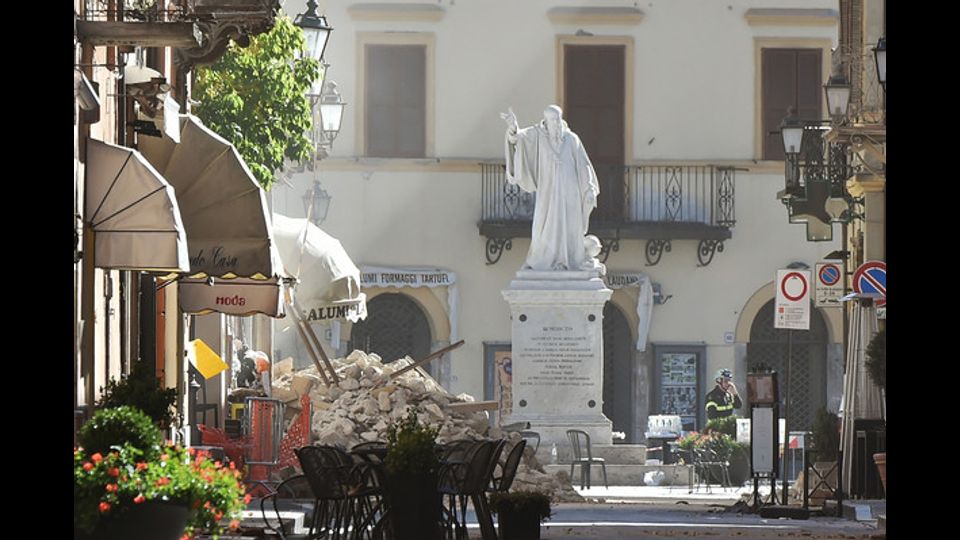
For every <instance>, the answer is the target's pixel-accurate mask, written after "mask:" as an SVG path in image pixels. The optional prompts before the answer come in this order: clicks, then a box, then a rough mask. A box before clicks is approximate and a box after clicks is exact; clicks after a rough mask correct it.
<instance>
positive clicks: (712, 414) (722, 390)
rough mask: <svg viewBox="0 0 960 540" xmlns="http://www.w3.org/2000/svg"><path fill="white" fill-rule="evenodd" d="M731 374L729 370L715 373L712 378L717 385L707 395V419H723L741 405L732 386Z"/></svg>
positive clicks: (738, 395)
mask: <svg viewBox="0 0 960 540" xmlns="http://www.w3.org/2000/svg"><path fill="white" fill-rule="evenodd" d="M732 379H733V373H731V372H730V370H729V369H721V370H718V371H717V376H716V377H714V380H716V382H717V385H716V386H715V387H714V388H713V390H711V391H710V393H708V394H707V419H708V420H713V419H714V418H724V417H727V416H730V415H731V414H733V410H734V409H739V408H740V407H741V406H742V405H743V400H741V399H740V394H738V393H737V387H736V386H734V384H733V380H732Z"/></svg>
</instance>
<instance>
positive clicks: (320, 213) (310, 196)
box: [303, 179, 333, 227]
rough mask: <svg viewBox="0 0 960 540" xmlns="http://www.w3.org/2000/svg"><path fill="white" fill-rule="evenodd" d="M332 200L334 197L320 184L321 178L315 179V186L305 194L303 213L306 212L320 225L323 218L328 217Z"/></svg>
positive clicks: (311, 219)
mask: <svg viewBox="0 0 960 540" xmlns="http://www.w3.org/2000/svg"><path fill="white" fill-rule="evenodd" d="M331 200H333V197H331V196H330V194H329V193H327V190H325V189H323V187H322V186H320V180H316V179H314V181H313V187H311V188H310V189H308V190H307V191H306V192H305V193H304V194H303V213H304V214H306V216H307V219H309V220H310V221H311V222H313V224H314V225H316V226H317V227H319V226H320V224H321V223H323V220H325V219H327V212H328V211H329V210H330V201H331Z"/></svg>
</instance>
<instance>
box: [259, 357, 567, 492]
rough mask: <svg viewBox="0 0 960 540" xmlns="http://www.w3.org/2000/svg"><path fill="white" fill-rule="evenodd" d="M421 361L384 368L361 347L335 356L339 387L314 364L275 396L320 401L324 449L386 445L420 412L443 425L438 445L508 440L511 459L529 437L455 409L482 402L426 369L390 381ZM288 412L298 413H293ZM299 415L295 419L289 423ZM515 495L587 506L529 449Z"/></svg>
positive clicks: (279, 384) (317, 419) (280, 383)
mask: <svg viewBox="0 0 960 540" xmlns="http://www.w3.org/2000/svg"><path fill="white" fill-rule="evenodd" d="M413 363H414V361H413V360H412V359H411V358H410V357H405V358H401V359H399V360H397V361H395V362H391V363H389V364H383V363H382V361H381V359H380V357H379V356H378V355H376V354H373V353H371V354H366V353H364V352H362V351H358V350H357V351H353V352H352V353H350V354H349V355H348V356H347V357H346V358H335V359H331V364H332V365H333V367H334V369H335V370H336V372H337V375H338V376H339V377H340V382H339V384H332V383H331V385H330V386H327V385H325V384H324V383H323V381H322V380H321V377H320V376H319V374H318V373H317V369H316V367H314V366H311V367H309V368H306V369H303V370H299V371H296V370H293V371H286V370H283V371H284V372H283V373H282V374H280V375H279V376H278V377H276V378H275V379H274V381H273V389H272V390H273V395H274V396H275V397H277V398H279V399H281V400H282V401H284V402H285V403H286V404H287V405H288V406H290V405H295V404H296V403H297V402H298V400H299V399H300V397H301V396H303V395H304V394H309V396H310V401H311V403H312V404H313V419H312V422H311V426H312V429H311V437H312V440H313V442H314V443H316V444H329V445H335V446H341V447H343V448H347V449H349V448H351V447H353V446H354V445H357V444H360V443H363V442H368V441H378V440H379V441H386V440H387V428H388V426H389V425H390V423H392V422H395V421H397V420H399V419H401V418H403V417H405V416H406V415H407V413H408V411H409V410H411V409H412V408H416V409H417V410H418V411H419V413H418V418H419V420H420V422H422V423H426V424H429V425H432V426H439V427H440V432H439V434H438V435H437V442H439V443H441V444H442V443H447V442H450V441H454V440H460V439H480V438H501V437H505V438H508V439H509V442H508V444H507V445H506V446H505V448H504V451H503V455H502V456H501V460H502V459H505V458H506V455H507V453H508V452H509V451H510V449H511V448H512V447H513V445H514V444H516V443H517V442H519V441H520V440H521V437H520V434H519V433H504V432H503V431H502V430H501V429H500V428H497V427H493V428H491V427H490V424H489V420H488V416H487V413H486V412H484V411H477V412H468V413H461V412H456V411H452V410H450V409H448V407H447V406H448V405H449V404H451V403H464V402H474V401H476V400H475V399H474V398H473V396H471V395H469V394H460V395H457V396H454V395H453V394H450V393H449V392H447V391H446V390H445V389H444V388H443V387H442V386H440V384H438V383H437V381H435V380H434V379H433V378H432V377H430V376H429V375H427V374H426V372H425V371H423V370H422V369H412V370H409V371H407V372H405V373H403V374H401V375H400V376H399V377H397V378H396V379H393V380H391V379H390V378H389V376H390V375H391V374H393V373H395V372H396V371H398V370H400V369H402V368H404V367H406V366H408V365H411V364H413ZM288 412H292V413H294V414H295V411H294V410H293V409H288ZM292 416H293V415H292V414H288V415H287V420H290V419H291V418H292ZM511 490H512V491H532V490H537V491H541V492H544V493H547V494H549V495H550V498H551V499H552V500H553V501H554V502H581V501H583V497H581V496H580V495H579V494H578V493H577V492H576V491H575V490H574V489H573V486H572V484H571V483H570V477H569V475H568V474H567V473H566V472H565V471H561V472H558V473H557V474H556V475H555V476H552V475H550V474H547V473H546V472H544V470H543V467H542V466H541V465H540V463H539V462H538V461H537V459H536V457H534V455H533V449H532V448H527V449H526V450H525V451H524V457H523V459H522V460H521V462H520V466H519V467H518V469H517V475H516V478H515V479H514V482H513V487H512V488H511Z"/></svg>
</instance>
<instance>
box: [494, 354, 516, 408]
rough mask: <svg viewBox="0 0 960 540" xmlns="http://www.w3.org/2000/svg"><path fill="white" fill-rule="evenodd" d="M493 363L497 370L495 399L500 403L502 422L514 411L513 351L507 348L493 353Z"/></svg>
mask: <svg viewBox="0 0 960 540" xmlns="http://www.w3.org/2000/svg"><path fill="white" fill-rule="evenodd" d="M493 365H494V370H495V371H494V373H495V376H494V385H493V399H494V401H496V402H497V403H499V408H498V412H499V414H500V419H501V423H502V421H503V418H506V417H507V416H509V415H510V413H511V412H513V391H512V384H513V359H512V358H511V352H510V351H509V350H506V351H496V352H495V353H493Z"/></svg>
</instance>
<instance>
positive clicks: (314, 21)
mask: <svg viewBox="0 0 960 540" xmlns="http://www.w3.org/2000/svg"><path fill="white" fill-rule="evenodd" d="M293 24H295V25H297V26H299V27H300V28H302V29H303V37H304V38H306V40H307V53H308V54H309V55H310V58H313V59H314V60H317V61H321V60H322V59H323V51H324V50H326V48H327V39H329V38H330V32H331V31H332V30H333V27H332V26H330V25H329V24H327V18H326V17H325V16H324V15H318V14H317V3H316V2H315V1H314V0H308V1H307V11H306V13H301V14H299V15H297V19H296V20H295V21H294V23H293Z"/></svg>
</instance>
